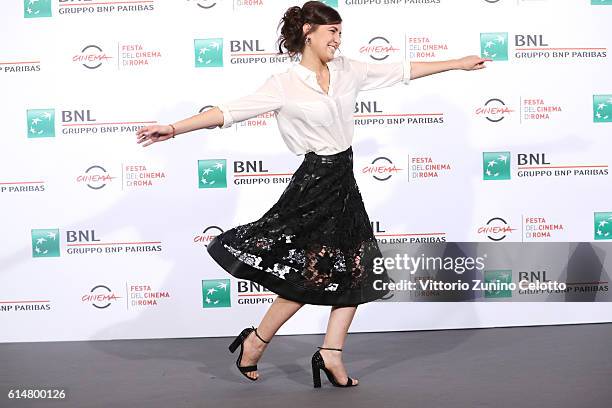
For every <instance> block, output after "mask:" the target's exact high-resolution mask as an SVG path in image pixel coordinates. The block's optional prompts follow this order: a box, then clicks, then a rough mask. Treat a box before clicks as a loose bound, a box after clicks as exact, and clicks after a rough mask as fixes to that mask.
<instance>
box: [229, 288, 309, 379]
mask: <svg viewBox="0 0 612 408" xmlns="http://www.w3.org/2000/svg"><path fill="white" fill-rule="evenodd" d="M302 306H304V304H303V303H298V302H294V301H292V300H287V299H285V298H282V297H280V296H278V297H277V298H276V299H274V302H273V303H272V305H270V308H269V309H268V311H267V312H266V314H265V315H264V317H263V319H262V320H261V323H259V326H257V334H259V335H260V336H261V337H262V338H263V339H264V340H266V341H270V340H271V339H272V337H273V336H274V335H275V334H276V332H277V331H278V329H280V327H281V326H282V325H283V324H284V323H285V322H286V321H287V320H289V318H291V316H293V315H294V314H295V313H296V312H297V311H298V310H300V308H301V307H302ZM266 346H267V344H266V343H264V342H263V341H261V340H259V339H258V338H257V336H256V335H255V332H254V331H253V332H251V333H250V334H249V335H248V337H247V338H246V339H245V341H244V352H243V354H242V360H241V361H240V365H241V366H249V365H253V364H257V361H259V359H260V358H261V355H262V354H263V352H264V351H265V349H266ZM246 375H248V376H249V377H251V378H257V377H258V376H259V374H257V371H251V372H248V373H246Z"/></svg>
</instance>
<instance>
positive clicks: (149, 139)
mask: <svg viewBox="0 0 612 408" xmlns="http://www.w3.org/2000/svg"><path fill="white" fill-rule="evenodd" d="M282 104H283V97H282V92H281V89H280V87H279V86H278V84H277V83H276V80H275V79H274V76H270V77H269V78H268V80H267V81H266V82H265V83H264V84H263V85H262V86H260V87H259V89H257V90H256V91H255V92H254V93H252V94H250V95H247V96H244V97H242V98H238V99H235V100H233V101H230V102H227V103H222V104H218V105H217V106H215V107H214V108H212V109H209V110H207V111H206V112H202V113H199V114H197V115H194V116H192V117H190V118H187V119H183V120H181V121H179V122H176V123H174V124H172V125H154V126H145V127H143V128H141V129H139V130H138V132H136V141H137V143H142V146H143V147H145V146H149V145H151V144H153V143H156V142H162V141H164V140H168V139H170V138H171V137H174V136H176V135H180V134H181V133H187V132H191V131H193V130H199V129H204V128H210V127H215V126H220V127H223V128H227V127H230V126H232V125H233V124H234V123H237V122H242V121H244V120H247V119H250V118H253V117H255V116H257V115H260V114H262V113H266V112H270V111H275V110H278V109H280V108H281V106H282Z"/></svg>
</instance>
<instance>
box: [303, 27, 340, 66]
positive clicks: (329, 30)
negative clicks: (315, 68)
mask: <svg viewBox="0 0 612 408" xmlns="http://www.w3.org/2000/svg"><path fill="white" fill-rule="evenodd" d="M310 28H311V27H310V25H309V24H304V31H305V32H308V30H309V29H310ZM307 37H310V45H308V44H306V48H310V50H311V51H312V52H313V53H314V54H315V55H316V56H317V57H319V59H320V60H321V61H331V60H332V59H333V58H334V54H335V53H336V50H337V49H338V47H339V46H340V42H341V37H342V23H340V24H330V25H320V26H318V27H317V28H316V29H315V30H314V31H313V32H311V33H310V34H308V35H307Z"/></svg>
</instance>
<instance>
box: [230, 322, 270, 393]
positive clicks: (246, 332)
mask: <svg viewBox="0 0 612 408" xmlns="http://www.w3.org/2000/svg"><path fill="white" fill-rule="evenodd" d="M252 331H254V332H255V335H256V336H257V337H258V338H259V340H261V341H263V342H264V343H266V344H268V343H269V342H270V341H266V340H264V339H262V338H261V337H260V336H259V333H257V329H256V328H255V327H253V326H251V327H247V328H246V329H244V330H243V331H242V332H241V333H240V334H239V335H238V337H236V338H235V339H234V341H232V344H230V345H229V351H230V352H231V353H233V352H234V351H236V349H237V348H238V346H240V354H239V355H238V358H237V359H236V367H238V370H240V372H241V373H242V375H244V376H245V377H246V378H248V379H249V380H251V381H255V380H257V378H251V377H249V376H248V375H246V373H248V372H251V371H257V364H255V365H250V366H244V367H242V366H241V365H240V360H242V352H243V351H244V347H243V344H244V341H245V340H246V338H247V337H248V335H249V334H251V332H252Z"/></svg>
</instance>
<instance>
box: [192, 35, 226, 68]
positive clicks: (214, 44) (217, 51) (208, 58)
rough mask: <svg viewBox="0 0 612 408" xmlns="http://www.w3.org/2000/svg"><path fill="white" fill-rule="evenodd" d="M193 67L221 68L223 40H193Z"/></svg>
mask: <svg viewBox="0 0 612 408" xmlns="http://www.w3.org/2000/svg"><path fill="white" fill-rule="evenodd" d="M193 43H194V44H193V48H194V52H195V67H196V68H208V67H222V66H223V38H204V39H196V40H193Z"/></svg>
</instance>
